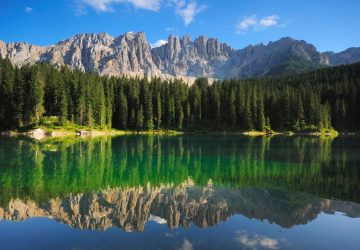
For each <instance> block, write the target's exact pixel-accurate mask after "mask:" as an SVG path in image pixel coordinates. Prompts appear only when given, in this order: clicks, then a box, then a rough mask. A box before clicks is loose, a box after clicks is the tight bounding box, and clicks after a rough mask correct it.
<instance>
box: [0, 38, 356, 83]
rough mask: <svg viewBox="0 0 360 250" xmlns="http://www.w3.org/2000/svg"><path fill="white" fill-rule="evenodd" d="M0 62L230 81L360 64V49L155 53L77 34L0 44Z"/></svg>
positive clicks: (212, 46)
mask: <svg viewBox="0 0 360 250" xmlns="http://www.w3.org/2000/svg"><path fill="white" fill-rule="evenodd" d="M0 57H2V58H5V57H9V58H10V60H11V61H12V62H13V63H14V64H17V65H20V66H21V65H24V64H28V63H30V64H32V63H39V62H47V63H51V64H54V65H58V66H61V65H68V66H69V67H70V68H72V69H79V70H82V71H85V72H95V73H98V74H100V75H109V76H119V75H127V76H144V75H146V76H148V77H152V76H157V77H161V78H174V77H176V78H183V79H185V80H189V81H191V80H193V79H195V78H197V77H208V78H213V79H226V78H234V77H240V78H244V77H255V76H266V75H279V74H292V73H299V72H303V71H307V70H311V69H315V68H319V67H324V66H335V65H341V64H350V63H354V62H357V61H360V48H349V49H347V50H345V51H342V52H340V53H334V52H324V53H320V52H319V51H318V50H317V49H316V47H315V46H314V45H312V44H309V43H307V42H305V41H303V40H295V39H292V38H289V37H285V38H281V39H280V40H278V41H274V42H269V43H268V44H266V45H265V44H262V43H261V44H257V45H254V46H252V45H249V46H247V47H245V48H243V49H239V50H236V49H233V48H231V47H230V46H229V45H227V44H226V43H222V42H220V41H219V40H217V39H214V38H207V37H205V36H200V37H198V38H196V39H195V40H191V38H190V37H189V36H188V35H185V36H184V37H182V38H180V37H178V36H174V35H170V36H169V38H168V41H167V43H166V44H164V45H162V46H160V47H155V48H151V46H150V44H149V42H148V41H147V40H146V36H145V33H144V32H127V33H125V34H124V35H120V36H118V37H112V36H110V35H108V34H106V33H99V34H94V33H92V34H78V35H75V36H73V37H71V38H69V39H66V40H63V41H60V42H58V43H57V44H55V45H51V46H37V45H31V44H28V43H24V42H11V43H4V42H2V41H0Z"/></svg>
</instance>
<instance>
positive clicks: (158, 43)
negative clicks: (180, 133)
mask: <svg viewBox="0 0 360 250" xmlns="http://www.w3.org/2000/svg"><path fill="white" fill-rule="evenodd" d="M164 44H167V41H166V40H163V39H160V40H158V41H156V42H155V43H151V44H150V46H151V48H157V47H160V46H162V45H164Z"/></svg>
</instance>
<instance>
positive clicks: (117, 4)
mask: <svg viewBox="0 0 360 250" xmlns="http://www.w3.org/2000/svg"><path fill="white" fill-rule="evenodd" d="M128 31H144V32H145V34H146V37H147V40H148V41H149V42H150V43H151V44H152V46H153V47H154V46H159V45H161V44H163V43H164V42H166V40H167V38H168V36H169V35H170V34H175V35H179V36H183V35H185V34H188V35H190V37H191V38H192V39H194V38H196V37H198V36H200V35H205V36H207V37H215V38H218V39H219V40H220V41H222V42H226V43H227V44H229V45H230V46H231V47H233V48H235V49H241V48H244V47H245V46H247V45H250V44H251V45H254V44H258V43H265V44H266V43H268V42H269V41H275V40H278V39H280V38H281V37H292V38H294V39H299V40H305V41H307V42H309V43H312V44H314V45H315V46H316V47H317V48H318V50H319V51H321V52H323V51H335V52H339V51H342V50H345V49H346V48H349V47H360V0H0V40H2V41H5V42H15V41H21V42H28V43H31V44H37V45H52V44H55V43H56V42H58V41H60V40H64V39H66V38H69V37H71V36H73V35H75V34H78V33H99V32H106V33H108V34H110V35H112V36H119V35H121V34H124V33H125V32H128Z"/></svg>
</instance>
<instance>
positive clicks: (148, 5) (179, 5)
mask: <svg viewBox="0 0 360 250" xmlns="http://www.w3.org/2000/svg"><path fill="white" fill-rule="evenodd" d="M73 1H74V3H75V14H76V15H83V14H85V13H86V8H88V7H90V8H93V9H95V10H96V11H98V12H112V11H114V8H113V6H114V5H116V4H130V5H132V6H133V7H135V8H137V9H144V10H150V11H158V10H160V8H161V6H162V5H163V4H165V5H167V6H168V7H172V8H175V13H176V14H177V15H179V16H181V18H182V19H183V21H184V24H185V26H187V25H189V24H190V23H192V22H193V21H194V19H195V16H196V15H197V14H198V13H200V12H202V11H204V10H205V9H206V8H207V6H206V5H203V4H202V5H198V3H197V2H196V1H195V0H73Z"/></svg>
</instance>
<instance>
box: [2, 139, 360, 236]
mask: <svg viewBox="0 0 360 250" xmlns="http://www.w3.org/2000/svg"><path fill="white" fill-rule="evenodd" d="M359 142H360V140H359V138H357V137H353V138H346V137H345V138H343V137H340V138H336V139H329V138H325V139H324V138H316V137H275V138H249V137H241V136H239V137H237V136H235V137H227V136H219V137H209V136H198V137H196V136H179V137H155V136H154V137H151V136H125V137H114V138H107V137H105V138H96V139H91V140H86V139H81V138H78V139H74V138H72V139H62V140H48V141H43V142H34V141H31V140H27V139H21V138H20V139H13V138H5V137H2V138H0V170H1V175H0V219H5V220H11V221H21V220H25V219H27V218H31V217H47V218H51V219H53V220H56V221H59V222H61V223H64V224H67V225H69V226H71V227H73V228H80V229H91V230H106V229H108V228H110V227H118V228H122V229H124V230H125V231H144V228H145V224H146V222H147V221H149V220H150V221H156V222H158V223H166V224H167V225H168V227H169V228H171V229H172V228H177V227H184V228H188V227H189V226H190V225H191V224H194V225H196V226H198V227H200V228H205V227H210V226H215V225H217V224H218V223H220V222H222V221H227V220H228V219H229V218H230V217H232V216H233V215H236V214H240V215H243V216H245V217H248V218H254V219H256V220H260V221H263V220H267V221H269V222H270V223H275V224H277V225H279V226H281V227H283V228H291V227H293V226H294V225H299V224H307V223H308V222H310V221H312V220H315V219H316V218H317V216H318V215H319V214H320V213H321V212H323V213H329V214H332V213H335V212H341V213H344V214H345V215H346V216H348V217H351V218H355V217H360V204H359V199H360V196H359V194H360V192H359V191H360V185H359V183H360V182H359V175H360V172H359V170H358V166H359V162H360V158H359V149H358V148H356V145H359V144H358V143H359ZM344 145H345V146H344Z"/></svg>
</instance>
